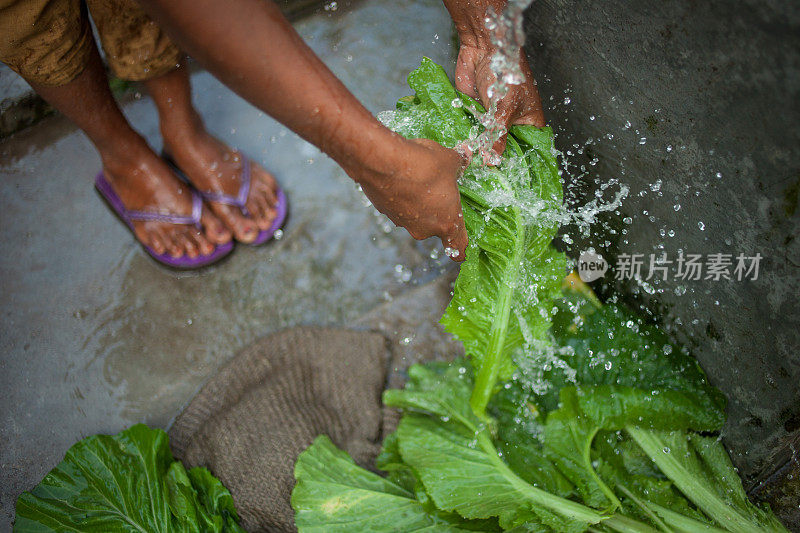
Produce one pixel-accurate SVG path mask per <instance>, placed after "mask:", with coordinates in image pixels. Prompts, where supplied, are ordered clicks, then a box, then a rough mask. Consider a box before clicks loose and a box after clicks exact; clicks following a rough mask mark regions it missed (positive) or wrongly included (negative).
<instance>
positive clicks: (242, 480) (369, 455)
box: [169, 327, 389, 532]
mask: <svg viewBox="0 0 800 533" xmlns="http://www.w3.org/2000/svg"><path fill="white" fill-rule="evenodd" d="M388 364H389V351H388V347H387V344H386V340H385V339H384V337H383V336H382V335H380V334H377V333H369V332H356V331H351V330H344V329H333V328H318V327H297V328H292V329H287V330H283V331H281V332H278V333H275V334H273V335H270V336H268V337H266V338H264V339H261V340H260V341H257V342H256V343H254V344H252V345H251V346H249V347H248V348H246V349H245V350H243V351H242V352H241V353H239V354H238V355H237V356H236V357H234V358H233V359H232V360H231V361H230V362H229V363H228V364H227V365H226V366H225V367H223V369H222V370H221V371H220V372H219V373H218V374H217V375H216V376H214V377H213V378H212V379H211V381H209V382H208V383H207V384H206V385H205V386H204V387H203V388H202V390H201V391H200V392H199V393H198V394H197V396H195V398H194V399H193V400H192V401H191V402H190V403H189V405H188V406H187V407H186V408H185V409H184V411H183V412H182V413H181V414H180V416H178V418H177V419H176V420H175V423H174V424H173V426H172V428H171V429H170V431H169V436H170V441H171V445H172V449H173V453H174V454H175V456H176V457H178V458H179V459H181V460H182V461H183V462H184V464H186V466H187V467H192V466H205V467H208V468H209V469H210V470H211V471H212V472H213V474H214V475H215V476H217V477H218V478H219V479H220V480H222V482H223V483H224V484H225V486H226V487H228V489H229V490H230V491H231V494H232V495H233V499H234V501H235V502H236V507H237V509H238V511H239V514H240V515H241V524H242V526H243V527H244V528H245V529H247V530H248V531H253V532H256V531H270V532H282V531H296V529H295V527H294V513H293V511H292V509H291V506H290V505H289V497H290V495H291V491H292V488H293V487H294V475H293V470H294V463H295V460H296V459H297V455H298V454H299V453H300V452H302V451H303V450H304V449H305V448H306V447H307V446H308V445H309V444H310V443H311V442H312V441H313V440H314V438H315V437H316V436H317V435H320V434H326V435H328V436H329V437H330V438H331V439H332V440H333V442H334V443H336V444H337V445H338V446H340V447H342V448H343V449H345V450H346V451H348V452H349V453H350V454H351V455H352V456H353V458H354V459H355V460H356V461H357V462H358V463H359V464H361V465H362V466H365V467H367V468H369V467H371V465H372V464H373V461H374V458H375V455H376V454H377V452H378V450H379V447H380V443H381V441H382V439H383V435H382V431H381V404H380V397H381V392H382V391H383V389H384V387H385V384H386V383H385V382H386V371H387V366H388Z"/></svg>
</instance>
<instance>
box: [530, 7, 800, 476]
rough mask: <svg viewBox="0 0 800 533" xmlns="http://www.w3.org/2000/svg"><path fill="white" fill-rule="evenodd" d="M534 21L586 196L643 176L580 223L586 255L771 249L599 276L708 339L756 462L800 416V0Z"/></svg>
mask: <svg viewBox="0 0 800 533" xmlns="http://www.w3.org/2000/svg"><path fill="white" fill-rule="evenodd" d="M527 24H528V39H529V47H528V51H529V53H530V54H531V57H532V58H533V63H534V67H535V68H534V71H535V72H536V74H537V77H538V79H539V82H540V87H541V91H542V94H543V97H544V99H545V103H546V106H547V108H548V112H547V114H548V116H549V118H550V119H551V121H552V123H553V125H554V126H555V129H556V131H557V132H558V139H557V145H558V146H559V147H560V148H561V149H562V150H563V151H565V152H567V151H569V152H571V153H572V155H571V156H570V155H568V156H567V160H568V161H569V162H570V163H571V164H572V165H573V166H571V172H570V173H569V180H570V181H571V184H570V185H569V186H568V187H569V194H568V196H569V197H570V198H571V201H572V202H573V203H574V204H578V205H581V204H584V203H586V202H587V201H588V200H589V199H591V198H592V197H593V195H592V193H593V192H594V190H595V189H596V188H597V187H596V184H595V182H594V179H595V178H598V177H599V178H600V181H601V182H605V183H607V182H608V180H610V179H612V178H616V179H618V180H619V181H620V182H622V183H623V184H625V185H626V186H628V187H629V188H630V194H629V196H628V198H627V199H626V200H624V202H623V204H622V207H621V208H620V209H619V210H618V211H617V213H619V214H617V213H614V212H610V213H606V215H605V216H603V217H601V221H602V223H598V224H595V226H594V230H593V232H592V235H591V237H589V238H581V237H580V232H579V231H577V229H576V228H575V227H574V226H573V227H571V228H569V229H568V233H570V235H571V237H572V238H573V239H575V241H576V244H575V245H574V246H571V247H570V248H571V250H572V255H573V256H577V255H578V254H579V252H580V250H582V249H585V247H586V246H588V245H594V246H595V247H596V248H598V250H599V251H600V252H601V253H602V254H604V255H605V256H606V257H607V258H608V259H610V261H611V262H612V264H615V261H614V259H615V258H616V257H618V256H619V254H621V253H625V254H633V253H641V254H645V261H647V260H648V257H647V255H648V254H651V253H657V254H658V255H659V256H660V255H661V254H662V253H664V252H666V253H667V254H668V259H670V260H674V259H676V258H677V255H678V251H679V250H683V251H684V253H687V254H689V253H695V254H711V253H723V254H733V255H734V258H735V256H736V255H737V254H739V253H743V254H745V255H747V256H752V255H755V254H756V253H760V254H761V255H762V256H763V260H762V262H761V268H760V273H759V277H758V280H756V281H737V280H733V281H725V280H722V281H713V280H700V281H680V280H677V281H676V280H674V279H672V276H673V274H674V273H675V270H674V269H675V267H676V265H674V264H673V265H672V267H671V268H672V269H673V270H671V271H670V279H668V281H666V282H655V280H650V282H646V281H645V282H642V283H614V282H613V281H612V282H609V283H606V285H605V286H603V285H602V284H596V285H597V288H599V290H600V291H601V292H604V293H606V294H607V293H608V292H609V290H610V289H611V288H612V287H614V288H616V289H619V290H622V291H623V292H624V293H626V294H627V295H628V296H627V300H628V301H629V302H633V303H643V304H644V306H645V307H646V308H648V309H650V310H651V311H652V312H653V313H654V315H655V316H657V317H661V319H663V322H664V323H665V324H666V325H667V326H668V327H670V328H671V330H672V331H673V333H674V335H675V337H677V338H678V339H681V340H682V341H684V342H685V343H687V344H688V345H689V346H690V347H691V348H692V350H693V352H694V353H695V355H696V356H697V357H698V359H699V360H700V362H701V363H702V365H703V367H704V368H705V369H706V371H707V373H708V375H709V377H710V378H711V381H712V382H713V383H714V384H715V385H717V386H719V387H720V388H721V389H722V390H723V391H724V392H725V393H726V394H727V395H728V397H729V398H730V402H729V408H728V412H729V421H728V424H727V426H726V428H725V431H724V439H725V443H726V444H727V446H728V447H729V448H731V449H732V451H733V459H734V461H735V463H736V464H737V465H738V466H739V467H740V468H741V471H742V472H743V473H744V474H745V475H747V476H750V475H753V474H755V473H756V472H758V471H759V470H761V469H762V468H765V467H767V466H768V465H766V464H765V462H766V460H767V457H768V456H769V455H770V452H771V451H772V450H773V449H774V448H775V447H776V446H778V443H779V440H780V439H781V438H782V437H784V436H785V435H786V434H787V432H792V431H796V430H797V429H798V427H800V386H799V385H798V384H800V350H799V349H800V305H798V295H800V239H798V236H800V208H799V207H798V192H799V191H800V164H798V161H800V127H799V126H798V123H799V122H798V121H799V120H800V7H798V4H797V2H791V1H778V0H775V1H771V2H754V1H733V2H694V1H687V0H667V1H664V2H639V1H622V2H570V1H566V0H543V1H539V2H535V3H534V5H533V7H532V8H531V9H530V10H529V11H528V12H527ZM626 123H628V124H629V125H628V126H626ZM579 151H580V152H582V153H579ZM593 158H596V161H595V165H591V164H590V161H591V160H592V159H593ZM581 165H584V166H585V168H586V169H587V172H586V174H585V175H583V176H581V174H582V173H581V171H580V166H581ZM615 188H616V187H611V189H609V190H607V191H606V192H605V197H606V198H609V197H611V196H612V194H611V192H612V190H614V189H615ZM676 206H679V208H677V207H676ZM676 209H679V210H676ZM624 217H630V218H631V223H630V224H624V223H622V222H621V220H622V219H623V218H624ZM623 231H626V232H627V233H626V234H623ZM662 231H663V236H662V233H661V232H662ZM614 232H616V234H615V233H614ZM671 232H674V234H672V233H671ZM606 241H607V242H606ZM734 260H735V259H734ZM646 266H649V265H646ZM643 272H646V270H644V271H643ZM610 277H611V275H610V274H607V276H606V278H605V279H606V280H607V281H608V280H609V278H610Z"/></svg>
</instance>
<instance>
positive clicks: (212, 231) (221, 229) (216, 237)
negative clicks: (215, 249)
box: [200, 209, 233, 244]
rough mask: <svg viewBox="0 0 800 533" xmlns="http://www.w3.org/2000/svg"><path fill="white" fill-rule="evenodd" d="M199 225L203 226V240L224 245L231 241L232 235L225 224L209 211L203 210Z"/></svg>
mask: <svg viewBox="0 0 800 533" xmlns="http://www.w3.org/2000/svg"><path fill="white" fill-rule="evenodd" d="M200 224H201V225H202V226H203V230H204V232H205V238H206V239H207V240H208V241H209V242H212V243H214V244H226V243H229V242H230V241H231V239H232V238H233V234H232V233H231V231H230V230H229V229H228V228H227V227H226V226H225V224H224V223H223V222H222V221H221V220H220V219H219V218H218V217H217V216H216V215H215V214H214V213H212V212H211V210H210V209H203V215H202V217H200Z"/></svg>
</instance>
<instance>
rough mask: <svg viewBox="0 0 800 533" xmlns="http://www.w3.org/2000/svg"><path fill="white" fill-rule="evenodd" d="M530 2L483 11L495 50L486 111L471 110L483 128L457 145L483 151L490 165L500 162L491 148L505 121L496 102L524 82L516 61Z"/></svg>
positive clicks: (516, 1)
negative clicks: (499, 9)
mask: <svg viewBox="0 0 800 533" xmlns="http://www.w3.org/2000/svg"><path fill="white" fill-rule="evenodd" d="M531 2H532V0H509V2H508V4H507V5H506V8H505V9H504V10H503V12H502V13H497V12H496V11H495V10H494V8H493V7H491V6H490V7H489V8H488V9H487V10H486V18H485V19H484V25H485V27H486V29H487V30H489V36H490V39H491V43H492V45H493V46H494V47H495V49H496V51H495V52H494V54H493V55H492V57H491V59H490V60H489V68H490V69H491V71H492V73H493V74H494V81H493V82H492V83H491V85H489V88H488V90H487V96H488V99H489V101H488V104H489V105H488V107H487V109H486V112H485V113H479V112H478V111H477V110H475V109H473V110H471V111H472V112H473V114H474V115H475V117H476V118H477V119H478V121H479V122H480V123H481V124H482V125H483V126H484V127H485V128H486V129H485V130H484V131H483V132H482V133H480V134H479V135H478V136H476V137H475V138H473V139H470V140H468V141H467V142H466V143H465V145H464V146H461V147H459V148H460V151H462V152H466V153H467V154H475V153H480V154H483V156H484V161H485V162H486V163H488V164H491V165H497V164H499V163H500V155H499V154H497V153H495V152H494V151H493V150H492V146H494V144H495V143H496V142H497V141H498V139H500V137H502V136H503V134H505V133H506V131H507V129H506V127H505V124H503V123H502V121H500V120H498V118H497V110H498V107H499V104H500V102H501V101H502V100H503V98H505V96H506V95H507V94H508V91H509V90H510V88H511V86H512V85H521V84H522V83H524V82H525V74H524V73H523V72H522V68H521V67H520V64H519V58H520V56H519V51H520V50H521V49H522V47H523V46H524V45H525V32H524V30H523V29H522V19H523V17H522V13H523V11H525V9H526V8H527V7H528V6H529V5H530V4H531Z"/></svg>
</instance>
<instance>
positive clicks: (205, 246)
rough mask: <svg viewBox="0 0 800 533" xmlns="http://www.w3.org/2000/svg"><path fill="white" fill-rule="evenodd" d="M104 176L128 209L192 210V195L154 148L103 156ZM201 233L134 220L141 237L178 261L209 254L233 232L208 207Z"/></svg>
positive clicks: (180, 226) (190, 228)
mask: <svg viewBox="0 0 800 533" xmlns="http://www.w3.org/2000/svg"><path fill="white" fill-rule="evenodd" d="M101 156H102V158H103V172H104V174H105V176H106V179H107V180H108V181H109V183H110V184H111V186H112V187H113V188H114V192H116V193H117V195H118V196H119V198H120V200H122V203H123V204H124V205H125V207H126V208H127V209H135V210H139V211H149V212H154V213H160V214H167V215H188V214H191V212H192V194H191V191H190V190H189V188H188V187H187V186H186V185H184V184H183V183H182V182H181V181H180V180H179V179H178V178H177V177H176V176H175V174H174V173H173V171H172V169H171V168H169V166H168V165H167V164H166V163H164V161H163V160H161V158H159V157H158V156H157V155H156V154H155V153H153V151H152V150H150V149H149V148H131V149H129V150H128V152H126V153H125V154H124V155H122V156H119V155H111V154H101ZM200 222H201V225H202V229H200V230H198V229H197V228H196V227H194V226H191V225H188V224H169V223H165V222H154V221H133V227H134V233H135V234H136V238H137V239H139V241H140V242H141V243H142V244H144V245H145V246H149V247H150V248H152V249H153V250H154V251H155V252H156V253H157V254H163V253H169V255H171V256H172V257H174V258H178V257H183V256H187V257H190V258H195V257H197V256H199V255H208V254H210V253H212V252H213V251H214V248H215V246H216V245H218V244H224V243H227V242H229V241H230V240H231V237H232V235H231V232H230V230H228V229H227V228H226V227H225V225H224V224H223V223H222V222H221V221H220V219H219V218H217V217H216V216H215V215H214V214H213V213H212V212H211V210H210V209H207V208H206V209H203V213H202V216H201V218H200Z"/></svg>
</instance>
